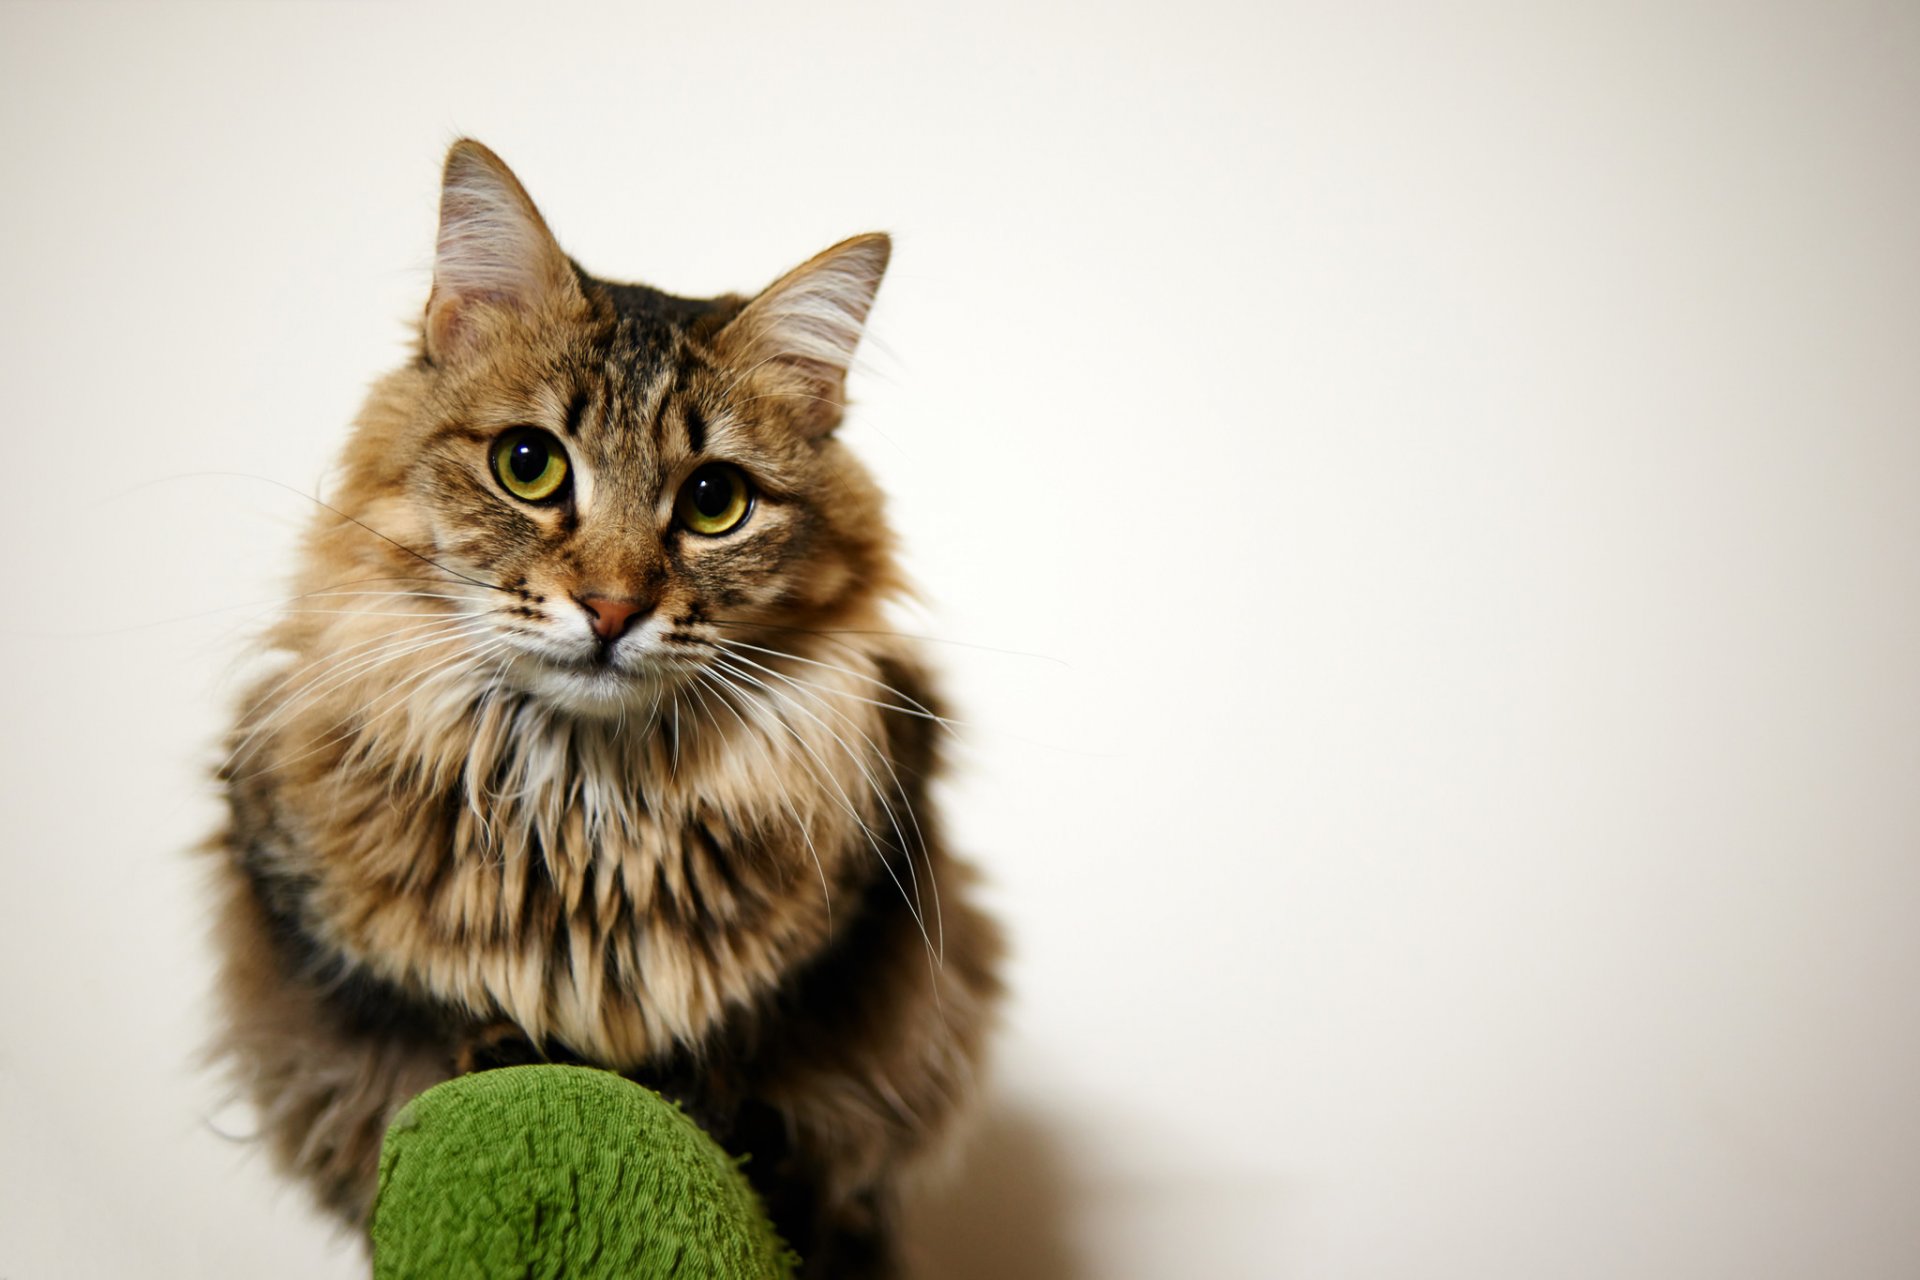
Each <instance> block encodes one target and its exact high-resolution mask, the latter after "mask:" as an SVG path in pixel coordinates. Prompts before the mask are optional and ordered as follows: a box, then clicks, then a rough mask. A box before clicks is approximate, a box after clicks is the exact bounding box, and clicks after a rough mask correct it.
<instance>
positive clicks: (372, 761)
mask: <svg viewBox="0 0 1920 1280" xmlns="http://www.w3.org/2000/svg"><path fill="white" fill-rule="evenodd" d="M885 255H886V242H885V239H884V237H861V238H858V239H856V240H854V241H849V242H847V243H846V244H844V245H841V246H837V247H836V248H835V249H833V250H829V251H828V253H826V254H823V255H821V256H820V257H819V258H817V259H815V260H814V261H813V262H811V263H809V264H807V265H806V266H803V267H802V268H800V269H798V270H797V271H796V272H794V273H791V274H790V275H789V276H787V277H785V278H783V279H782V280H781V281H779V282H776V284H775V285H773V286H771V287H770V288H769V289H768V290H766V291H764V292H763V293H762V294H761V295H760V296H759V297H758V298H756V299H754V300H752V301H744V300H742V299H738V298H721V299H715V300H711V301H704V302H702V301H692V300H686V299H678V298H672V297H670V296H668V295H665V294H660V293H657V292H655V291H653V290H649V289H644V288H642V287H639V286H626V285H610V284H607V283H605V282H602V281H599V280H596V279H594V278H592V277H590V276H588V275H586V274H585V273H584V272H582V271H580V270H579V269H578V268H577V267H575V266H574V265H573V264H572V263H571V262H569V261H568V260H566V259H565V257H564V255H562V254H561V253H560V251H559V250H558V248H557V246H554V245H553V242H552V240H551V237H550V236H548V234H547V232H546V229H545V225H544V223H542V222H541V221H540V220H539V215H538V214H537V212H535V211H534V209H533V206H532V203H531V201H530V200H528V199H527V198H526V195H525V192H524V191H523V190H521V188H520V187H519V184H518V183H517V182H516V181H514V179H513V177H512V175H511V174H510V173H508V172H507V170H506V169H505V166H504V165H501V164H500V162H499V161H498V160H497V159H496V158H494V157H493V156H492V155H491V153H489V152H487V151H485V149H484V148H481V147H479V146H478V145H477V144H473V143H460V144H457V145H456V146H455V148H454V150H453V152H452V153H451V154H450V156H449V158H448V180H447V188H446V192H445V194H444V195H443V204H442V228H441V249H440V259H439V262H438V264H437V267H436V280H435V288H434V293H433V296H432V298H431V299H430V301H429V305H428V310H427V316H426V322H425V324H424V326H423V342H422V349H421V354H420V357H419V358H418V359H417V360H415V361H414V362H413V363H411V364H410V365H408V366H407V367H406V368H403V369H401V370H399V371H397V372H396V373H394V374H392V375H390V376H389V377H387V378H386V379H385V380H383V381H382V382H381V383H380V384H379V385H378V386H376V387H375V389H374V391H373V393H372V395H371V397H370V399H369V402H368V404H367V407H366V409H365V410H364V412H363V413H362V415H361V418H360V420H359V422H358V424H357V426H356V428H355V431H354V434H353V436H352V439H351V441H350V443H349V446H348V449H347V453H346V456H345V459H344V471H343V477H342V481H341V484H340V486H339V489H338V491H337V492H336V493H335V494H334V495H332V496H331V498H330V502H331V505H330V506H329V507H328V509H326V510H323V511H321V512H319V513H318V514H317V516H316V519H315V522H314V525H313V527H312V529H311V531H310V532H309V534H308V537H307V540H306V544H305V548H304V555H303V560H302V564H301V568H300V571H299V573H298V575H297V578H296V586H295V594H294V597H293V604H292V605H291V606H290V608H289V609H288V611H287V613H286V615H285V616H284V617H283V619H282V620H281V621H280V623H279V624H278V625H277V626H276V627H275V628H274V630H273V631H272V633H271V634H270V636H269V637H268V647H269V649H270V650H271V651H272V652H274V653H276V654H278V655H280V656H281V662H280V664H279V665H278V666H277V667H276V669H275V670H274V671H273V673H272V674H270V675H269V676H268V677H267V678H265V679H263V680H262V681H261V682H260V683H259V684H258V685H257V686H256V687H255V688H254V689H253V691H252V692H251V693H250V694H249V695H248V697H247V699H246V701H245V705H244V707H243V710H242V713H241V716H240V720H239V723H238V726H237V727H236V729H235V732H234V735H233V740H232V747H233V750H232V754H231V756H230V757H229V760H228V762H227V764H226V766H225V767H224V769H223V771H222V776H223V778H224V780H225V782H226V785H227V791H228V796H229V799H230V804H231V810H232V821H231V825H230V827H229V829H228V830H227V831H226V832H225V833H224V834H223V836H222V837H220V838H219V840H218V841H217V845H218V847H219V849H220V851H221V853H222V855H223V857H222V859H221V863H220V865H221V868H222V885H223V889H222V892H223V903H222V925H221V937H222V940H223V943H224V945H225V956H226V962H225V968H224V979H223V984H224V985H223V992H224V996H225V1008H226V1010H227V1028H226V1032H225V1035H224V1038H223V1040H222V1042H221V1049H222V1051H223V1053H224V1055H225V1057H226V1059H227V1060H228V1061H229V1062H230V1063H231V1065H232V1066H233V1067H234V1069H235V1070H236V1073H237V1075H238V1078H239V1079H240V1080H241V1081H242V1083H243V1084H244V1086H245V1088H246V1090H247V1092H248V1093H249V1094H250V1096H251V1098H252V1099H253V1101H254V1102H255V1103H256V1104H257V1106H258V1107H259V1109H260V1111H261V1114H262V1116H263V1118H264V1122H265V1132H266V1135H267V1137H268V1139H269V1141H270V1143H271V1146H272V1149H273V1151H274V1153H275V1155H276V1157H277V1158H278V1159H279V1161H280V1162H281V1163H282V1164H284V1165H285V1166H287V1167H289V1168H291V1169H293V1170H294V1171H296V1172H298V1173H300V1174H302V1175H304V1176H306V1177H307V1178H308V1179H309V1180H310V1181H311V1182H312V1183H313V1185H314V1186H315V1187H316V1189H317V1190H318V1192H319V1194H320V1196H321V1198H322V1199H323V1201H324V1202H325V1203H327V1204H328V1205H329V1206H330V1207H332V1208H333V1209H335V1210H336V1211H338V1212H339V1213H341V1214H343V1215H345V1216H346V1217H348V1218H349V1219H352V1220H355V1221H360V1220H364V1218H365V1216H366V1214H367V1212H368V1209H369V1207H370V1198H371V1195H372V1190H373V1179H374V1172H375V1161H376V1158H377V1153H378V1146H379V1142H380V1138H381V1134H382V1132H383V1130H384V1127H385V1124H386V1122H387V1121H388V1119H389V1118H390V1117H391V1116H392V1115H393V1113H394V1111H395V1110H396V1109H397V1108H398V1107H399V1106H400V1105H401V1104H403V1103H404V1102H405V1101H406V1100H407V1098H409V1097H410V1096H412V1095H413V1094H414V1093H416V1092H418V1091H419V1090H420V1089H422V1088H425V1087H427V1086H429V1085H431V1084H433V1083H435V1082H437V1081H438V1080H441V1079H444V1078H446V1077H448V1076H449V1075H451V1074H453V1073H454V1072H455V1071H456V1070H462V1069H470V1068H471V1067H474V1066H478V1065H487V1064H489V1063H495V1062H500V1061H505V1060H511V1059H513V1058H514V1057H516V1056H517V1057H525V1058H535V1057H544V1058H553V1059H566V1060H578V1061H586V1062H590V1063H595V1064H599V1065H603V1066H606V1067H609V1068H612V1069H615V1070H618V1071H621V1072H624V1073H627V1074H629V1075H631V1076H633V1077H634V1078H636V1079H639V1080H642V1081H643V1082H646V1083H649V1084H652V1085H654V1086H656V1087H659V1088H661V1089H662V1090H663V1091H665V1092H667V1093H668V1094H669V1095H670V1096H673V1097H675V1098H677V1099H679V1100H680V1101H681V1102H682V1103H683V1105H685V1106H686V1107H687V1109H688V1110H689V1111H690V1113H692V1114H693V1115H695V1116H696V1117H698V1118H699V1119H700V1120H701V1121H702V1122H703V1123H705V1124H706V1125H707V1126H708V1127H709V1129H710V1130H711V1131H712V1132H713V1133H714V1134H715V1136H716V1137H717V1138H719V1139H720V1140H721V1141H722V1142H723V1143H726V1144H728V1145H729V1146H730V1147H731V1148H732V1149H734V1150H735V1151H737V1152H745V1153H751V1154H752V1155H753V1157H754V1159H753V1160H752V1162H751V1163H750V1165H749V1171H750V1173H751V1174H752V1176H754V1178H755V1179H756V1181H757V1183H758V1184H759V1186H760V1189H761V1191H762V1193H763V1195H764V1196H765V1197H766V1198H767V1200H768V1202H769V1206H770V1208H771V1209H772V1210H773V1212H774V1213H775V1216H776V1220H777V1221H778V1223H779V1225H780V1226H781V1228H782V1230H783V1231H784V1232H785V1233H786V1234H787V1235H788V1237H789V1239H790V1240H791V1242H792V1243H793V1244H794V1245H795V1246H796V1247H797V1248H799V1249H800V1250H801V1252H802V1254H803V1255H804V1256H806V1257H807V1259H808V1263H809V1274H813V1275H828V1276H837V1275H866V1274H874V1275H878V1274H887V1273H889V1272H890V1271H891V1270H892V1269H893V1267H894V1266H895V1260H894V1254H893V1245H892V1241H891V1238H890V1225H891V1218H892V1213H893V1204H894V1201H895V1198H896V1196H897V1192H898V1187H899V1183H900V1179H901V1176H902V1174H903V1171H904V1170H906V1169H907V1168H908V1167H909V1166H910V1165H911V1164H912V1163H913V1161H914V1160H915V1158H916V1157H917V1156H919V1155H921V1154H922V1153H924V1152H925V1151H926V1150H927V1149H928V1148H929V1146H930V1145H931V1144H933V1143H934V1142H935V1141H936V1140H937V1139H938V1138H939V1137H940V1136H941V1135H942V1134H943V1133H944V1132H945V1131H947V1130H948V1129H949V1127H950V1124H951V1120H952V1117H953V1116H954V1114H955V1112H956V1111H957V1109H958V1108H959V1107H960V1105H961V1103H962V1101H963V1100H964V1099H965V1097H966V1096H967V1095H968V1093H969V1092H970V1091H971V1089H972V1086H973V1083H974V1077H975V1071H976V1065H977V1063H978V1061H979V1057H980V1053H981V1048H982V1040H983V1036H984V1034H985V1030H986V1026H987V1023H988V1021H989V1018H990V1013H991V1008H992V1005H993V1002H994V997H995V994H996V992H997V980H996V976H995V971H996V957H997V954H998V940H997V934H996V932H995V930H994V929H993V927H992V926H991V924H990V923H989V922H988V921H987V920H986V919H985V918H984V917H982V916H981V915H980V914H979V913H978V912H977V911H976V910H975V909H974V908H973V907H972V906H970V905H969V903H968V900H967V886H968V880H969V874H968V872H967V871H966V869H965V867H964V866H963V865H962V864H960V863H958V862H957V861H955V860H954V858H953V857H952V856H951V855H950V854H949V853H948V852H947V851H946V849H945V847H944V845H943V843H942V840H941V837H940V833H939V831H938V829H937V823H936V821H935V815H934V813H933V811H932V808H931V805H930V803H929V798H928V794H927V788H928V785H929V782H930V781H931V779H932V778H933V777H934V776H935V775H936V773H937V771H938V769H939V764H940V761H939V755H940V752H939V738H938V734H939V732H940V728H941V726H940V723H939V721H938V719H937V716H938V703H937V700H936V698H935V695H934V694H933V693H932V691H931V689H930V687H929V680H928V677H927V674H926V672H925V670H924V669H923V667H922V666H921V664H920V662H919V660H918V659H917V657H916V656H915V654H914V652H913V649H912V647H911V646H910V645H909V644H908V643H907V642H906V641H905V640H903V639H902V638H900V637H899V636H897V635H895V634H893V633H892V632H890V631H889V630H888V628H887V625H886V622H885V620H884V618H883V616H882V613H881V606H882V604H883V603H884V601H885V600H886V599H887V598H888V597H889V596H890V595H891V594H893V593H895V592H897V591H898V590H899V589H900V587H901V582H900V579H899V577H898V575H897V573H896V571H895V569H894V565H893V560H892V556H891V539H890V535H889V534H888V532H887V529H886V525H885V522H884V518H883V515H882V510H881V499H880V497H879V494H878V492H877V491H876V489H875V488H874V486H873V484H872V482H871V481H870V479H869V478H868V477H867V474H866V472H865V471H864V469H863V468H862V467H861V466H860V465H859V463H858V462H857V461H856V460H855V459H854V458H853V457H852V456H851V455H850V454H849V453H848V452H847V451H846V449H845V448H844V447H843V446H842V445H841V444H840V442H839V441H838V440H837V439H836V438H835V437H834V435H833V434H832V429H833V426H834V424H835V423H836V422H837V421H838V418H839V413H840V407H841V404H842V386H843V376H844V360H843V359H842V358H841V356H842V355H843V354H850V348H851V341H852V340H854V339H857V335H858V325H859V323H860V322H861V321H863V320H864V317H865V310H866V302H867V301H868V300H870V298H871V295H872V289H873V287H875V286H877V284H878V280H879V273H880V270H881V269H882V268H883V267H884V263H885ZM526 425H530V426H537V427H541V428H544V429H545V430H547V431H548V432H550V433H552V435H553V436H554V437H555V438H556V439H557V440H558V441H560V443H561V444H562V445H563V446H564V448H565V450H566V453H567V455H568V457H569V458H570V460H571V466H572V468H573V470H572V473H571V475H570V477H569V482H568V483H569V485H570V488H568V489H567V490H566V491H565V493H564V496H563V500H559V501H552V502H543V503H538V504H529V503H526V502H522V501H519V500H518V499H515V498H513V497H512V496H510V495H509V494H508V493H507V492H505V491H504V489H503V488H502V485H501V484H500V483H499V482H498V481H497V480H496V478H495V476H494V474H493V471H492V459H491V448H492V443H491V442H493V441H494V440H495V439H496V438H497V437H499V435H500V433H501V432H503V431H505V430H507V429H509V428H512V427H516V426H526ZM714 460H719V461H724V462H728V463H731V464H733V465H735V466H737V467H738V468H740V469H741V470H742V471H743V472H744V473H746V474H747V475H748V476H749V477H750V478H751V481H752V483H753V485H754V489H755V493H756V497H755V505H754V507H753V508H752V510H751V512H750V515H749V517H748V519H747V521H746V523H745V524H743V525H742V526H741V528H740V529H739V530H738V531H736V532H734V533H731V534H729V535H727V536H724V537H713V538H706V537H700V536H698V535H696V534H693V533H691V532H689V531H687V530H685V529H683V528H679V527H677V526H676V525H675V524H674V514H673V513H674V500H675V496H676V494H677V493H678V492H679V489H680V486H681V485H682V484H683V483H684V482H685V481H686V479H687V477H688V476H689V475H690V474H691V473H692V472H693V470H694V469H695V468H696V467H697V466H699V465H701V464H703V463H706V462H710V461H714ZM587 598H613V599H619V600H622V601H627V602H629V603H632V604H634V605H635V606H636V607H638V608H640V609H641V611H642V612H641V615H640V616H641V617H642V618H643V621H642V622H641V623H639V624H636V635H635V636H632V637H625V638H621V639H619V640H618V641H616V642H615V643H614V645H613V646H612V647H608V646H606V645H604V644H602V645H600V646H599V647H598V648H597V649H596V648H595V647H594V645H595V642H594V641H593V639H592V637H591V635H590V634H588V633H587V629H588V628H587V615H585V614H583V613H582V606H581V605H580V604H579V603H578V602H579V601H581V600H583V599H587ZM649 627H650V628H651V630H649V629H648V628H649ZM622 646H625V647H624V648H622Z"/></svg>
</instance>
